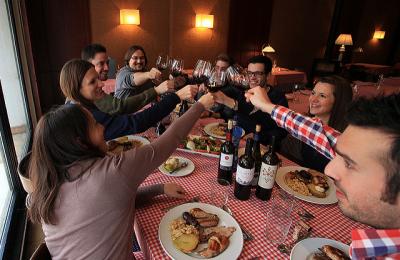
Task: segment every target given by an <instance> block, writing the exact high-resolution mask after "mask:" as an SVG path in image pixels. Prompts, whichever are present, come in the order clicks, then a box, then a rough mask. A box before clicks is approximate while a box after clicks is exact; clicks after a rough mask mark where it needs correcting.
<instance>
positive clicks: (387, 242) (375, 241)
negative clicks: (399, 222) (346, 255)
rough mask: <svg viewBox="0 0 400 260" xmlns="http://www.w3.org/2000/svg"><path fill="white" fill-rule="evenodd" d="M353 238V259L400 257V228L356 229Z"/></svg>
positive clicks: (351, 250) (351, 251) (352, 234)
mask: <svg viewBox="0 0 400 260" xmlns="http://www.w3.org/2000/svg"><path fill="white" fill-rule="evenodd" d="M351 240H352V243H351V247H350V255H351V257H352V259H400V229H386V230H376V229H355V230H353V231H352V232H351Z"/></svg>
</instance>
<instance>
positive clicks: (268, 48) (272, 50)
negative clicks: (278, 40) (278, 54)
mask: <svg viewBox="0 0 400 260" xmlns="http://www.w3.org/2000/svg"><path fill="white" fill-rule="evenodd" d="M261 52H275V49H274V48H272V46H271V45H269V44H268V45H266V46H264V45H263V48H262V50H261Z"/></svg>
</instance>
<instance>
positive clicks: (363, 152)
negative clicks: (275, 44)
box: [246, 87, 400, 259]
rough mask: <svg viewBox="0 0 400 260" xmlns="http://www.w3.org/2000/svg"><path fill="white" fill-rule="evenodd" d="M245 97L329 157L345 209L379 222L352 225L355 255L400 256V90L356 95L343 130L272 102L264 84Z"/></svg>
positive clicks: (328, 171)
mask: <svg viewBox="0 0 400 260" xmlns="http://www.w3.org/2000/svg"><path fill="white" fill-rule="evenodd" d="M246 98H247V100H248V101H250V102H251V103H252V104H253V105H254V106H255V107H257V108H259V109H261V110H262V111H264V112H266V113H269V114H271V117H272V118H273V119H274V120H275V121H276V122H277V124H278V125H279V126H281V127H284V128H285V129H286V130H287V131H289V133H291V134H292V135H293V136H294V137H296V138H298V139H300V140H301V141H303V142H305V143H307V144H308V145H310V146H312V147H313V148H314V149H316V150H318V151H319V152H320V153H322V154H323V155H325V156H326V157H327V158H329V159H331V161H330V162H329V164H328V165H327V166H326V168H325V173H326V174H327V175H328V176H329V177H331V178H333V179H334V181H335V186H336V196H337V198H338V203H339V207H340V209H341V210H342V212H343V214H344V215H346V216H348V217H350V218H352V219H354V220H356V221H359V222H362V223H365V224H367V225H370V226H373V227H375V228H377V229H364V230H360V229H358V230H353V231H352V234H351V236H352V240H353V242H352V244H351V250H350V251H351V252H350V253H351V255H352V259H400V94H393V95H390V96H386V97H383V96H379V97H375V98H373V99H370V100H368V99H365V98H360V99H358V100H356V101H354V102H353V103H352V105H351V106H350V108H349V109H348V112H347V114H346V120H347V122H348V124H349V125H348V127H347V128H346V129H345V131H344V132H343V133H342V134H340V133H339V132H338V131H336V130H335V129H333V128H331V127H329V126H328V125H324V124H322V123H321V121H320V120H317V119H312V118H308V117H305V116H303V115H301V114H298V113H295V112H294V111H291V110H289V109H287V108H285V107H281V106H278V105H274V104H273V103H271V101H270V100H269V99H268V97H267V96H266V95H265V90H263V89H262V88H259V87H258V88H254V89H250V90H249V91H248V92H247V93H246Z"/></svg>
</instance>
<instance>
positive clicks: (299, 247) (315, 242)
mask: <svg viewBox="0 0 400 260" xmlns="http://www.w3.org/2000/svg"><path fill="white" fill-rule="evenodd" d="M324 245H330V246H333V247H336V248H337V249H340V250H342V251H343V252H344V253H345V254H346V255H347V256H349V248H350V247H349V246H348V245H346V244H343V243H342V242H339V241H336V240H332V239H327V238H319V237H313V238H307V239H304V240H301V241H300V242H299V243H297V244H296V245H295V246H294V247H293V249H292V252H291V253H290V260H303V259H304V260H308V259H310V258H311V254H312V253H315V252H319V250H318V248H320V247H321V246H324Z"/></svg>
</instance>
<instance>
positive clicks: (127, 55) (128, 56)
mask: <svg viewBox="0 0 400 260" xmlns="http://www.w3.org/2000/svg"><path fill="white" fill-rule="evenodd" d="M138 50H141V51H142V52H143V55H144V68H146V66H147V56H146V52H145V51H144V49H143V47H142V46H140V45H132V46H131V47H129V49H128V50H127V51H126V52H125V55H124V61H125V64H126V65H128V66H129V61H130V59H131V58H132V55H133V54H134V53H135V52H136V51H138Z"/></svg>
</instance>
